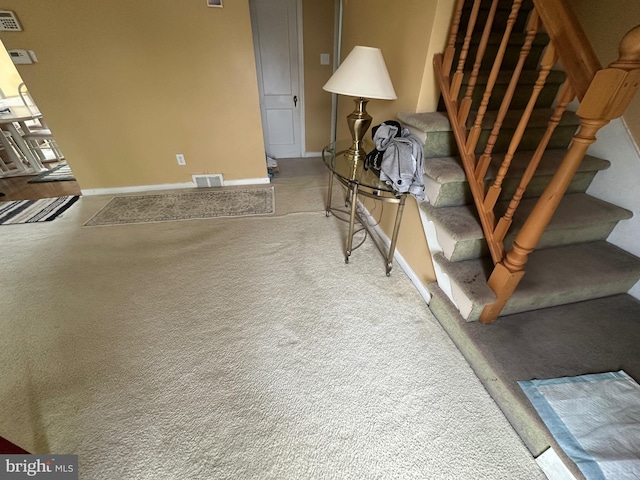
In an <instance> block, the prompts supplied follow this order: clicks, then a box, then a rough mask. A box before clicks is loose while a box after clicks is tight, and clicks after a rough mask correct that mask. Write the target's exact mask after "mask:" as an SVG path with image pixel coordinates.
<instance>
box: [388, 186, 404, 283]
mask: <svg viewBox="0 0 640 480" xmlns="http://www.w3.org/2000/svg"><path fill="white" fill-rule="evenodd" d="M406 198H407V196H406V195H402V197H400V203H398V211H397V212H396V220H395V223H394V224H393V234H392V235H391V245H389V254H388V255H387V277H388V276H389V275H391V269H392V268H393V256H394V254H395V252H396V243H397V242H398V233H399V231H400V222H402V212H403V211H404V201H405V200H406Z"/></svg>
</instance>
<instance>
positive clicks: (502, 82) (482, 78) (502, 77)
mask: <svg viewBox="0 0 640 480" xmlns="http://www.w3.org/2000/svg"><path fill="white" fill-rule="evenodd" d="M489 77H490V72H488V71H486V72H479V73H478V76H477V78H476V84H475V87H474V89H473V91H472V94H471V98H472V104H471V110H477V109H478V108H479V106H480V103H481V102H482V99H483V98H484V92H485V89H486V86H487V83H488V81H489ZM512 77H513V72H512V71H501V72H499V73H498V76H497V77H496V79H495V84H494V86H493V89H492V93H491V97H490V98H489V103H488V104H487V108H488V109H489V110H498V109H499V108H500V106H501V104H502V100H503V98H504V96H505V95H506V92H507V89H508V87H509V84H510V82H511V79H512ZM538 77H539V72H538V71H537V70H525V71H523V72H521V74H520V77H519V79H518V85H517V86H516V89H515V91H514V92H513V95H512V97H511V101H510V104H509V105H510V108H513V109H520V110H523V109H525V108H526V107H527V105H528V103H529V100H530V98H531V91H532V89H533V86H534V85H535V83H536V82H537V81H538ZM470 78H471V73H470V72H467V73H465V74H464V76H463V78H462V84H461V87H460V93H459V94H458V101H459V102H460V101H462V99H463V98H464V97H465V96H466V95H467V86H468V84H469V81H470ZM565 80H566V74H565V73H564V72H563V71H561V70H551V71H550V72H549V75H548V77H547V79H546V81H545V84H544V87H543V88H542V90H541V91H540V93H539V94H538V99H537V100H536V108H549V107H551V106H552V105H553V102H554V100H555V98H556V95H557V93H558V90H559V89H560V85H562V83H563V82H564V81H565ZM438 110H440V111H443V112H444V111H445V110H446V107H445V104H444V100H443V99H442V98H441V99H440V102H439V104H438Z"/></svg>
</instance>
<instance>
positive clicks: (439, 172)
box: [424, 149, 611, 184]
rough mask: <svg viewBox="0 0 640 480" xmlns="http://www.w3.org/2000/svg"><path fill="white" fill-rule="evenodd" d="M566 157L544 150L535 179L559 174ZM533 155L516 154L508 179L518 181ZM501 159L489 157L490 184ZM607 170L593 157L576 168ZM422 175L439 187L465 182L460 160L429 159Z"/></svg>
mask: <svg viewBox="0 0 640 480" xmlns="http://www.w3.org/2000/svg"><path fill="white" fill-rule="evenodd" d="M566 153H567V151H566V150H558V149H556V150H547V151H546V152H545V154H544V156H543V157H542V159H541V160H540V164H539V165H538V168H537V169H536V175H552V174H553V173H554V172H555V171H556V170H558V166H559V165H560V163H561V162H562V160H563V159H564V157H565V155H566ZM532 155H533V152H531V151H521V152H520V151H518V152H516V153H515V155H514V156H513V158H512V160H511V166H510V167H509V173H508V174H507V176H517V177H520V176H521V175H522V173H523V172H524V171H525V169H526V168H527V165H528V164H529V161H530V160H531V157H532ZM503 159H504V153H496V154H494V155H493V156H492V159H491V165H490V166H489V169H488V170H487V175H486V178H488V179H490V180H493V179H495V178H496V174H497V173H498V169H499V168H500V164H501V163H502V161H503ZM610 166H611V162H609V161H608V160H603V159H601V158H598V157H594V156H592V155H585V156H584V158H583V160H582V162H581V163H580V166H579V167H578V171H579V172H580V171H599V170H605V169H607V168H609V167H610ZM424 173H425V175H427V176H428V177H430V178H432V179H433V180H435V181H437V182H438V183H442V184H445V183H458V182H466V181H467V179H466V177H465V174H464V168H462V162H461V160H460V157H441V158H433V159H429V160H427V161H425V163H424Z"/></svg>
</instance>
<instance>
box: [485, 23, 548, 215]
mask: <svg viewBox="0 0 640 480" xmlns="http://www.w3.org/2000/svg"><path fill="white" fill-rule="evenodd" d="M539 28H540V18H539V17H538V15H537V14H536V13H535V11H534V12H532V13H531V17H530V18H529V22H528V23H527V35H526V37H525V41H524V43H523V44H522V48H521V49H520V57H519V58H518V63H517V65H516V68H515V69H514V71H513V75H512V76H511V79H510V80H509V85H508V87H507V91H506V93H505V95H504V98H503V99H502V103H501V104H500V109H499V110H498V116H497V118H496V122H495V123H494V125H493V128H492V129H491V134H490V135H489V139H488V140H487V145H486V146H485V149H484V152H483V153H482V155H481V156H480V159H479V160H478V165H477V167H476V179H477V180H482V179H484V176H485V175H486V173H487V169H488V168H489V164H490V163H491V155H492V153H493V147H494V146H495V144H496V141H497V140H498V135H499V134H500V129H501V128H502V124H503V122H504V119H505V117H506V115H507V112H508V111H509V106H510V105H511V100H512V99H513V95H514V93H515V91H516V87H517V86H518V81H519V80H520V74H521V73H522V69H523V68H524V62H525V61H526V59H527V57H528V56H529V52H530V51H531V45H532V44H533V40H534V38H535V36H536V34H537V33H538V29H539ZM554 63H555V62H554ZM551 66H553V64H552V65H550V66H549V68H551ZM547 75H548V71H547ZM545 79H546V76H545ZM538 80H539V79H538ZM542 85H543V86H544V81H543V82H542ZM534 92H535V88H534ZM536 98H537V96H536ZM514 151H515V149H514ZM508 155H509V153H507V157H508ZM507 157H505V160H507ZM508 161H509V162H510V161H511V159H510V158H509V159H508ZM503 165H504V164H503ZM494 185H495V184H494ZM485 205H486V208H487V209H493V207H494V204H492V203H487V202H486V200H485Z"/></svg>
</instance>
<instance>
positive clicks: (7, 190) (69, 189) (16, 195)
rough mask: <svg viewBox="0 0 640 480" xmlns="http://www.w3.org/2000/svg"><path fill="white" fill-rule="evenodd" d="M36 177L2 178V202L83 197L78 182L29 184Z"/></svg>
mask: <svg viewBox="0 0 640 480" xmlns="http://www.w3.org/2000/svg"><path fill="white" fill-rule="evenodd" d="M50 166H51V167H53V165H50ZM34 176H35V175H33V176H28V177H8V178H0V192H2V193H4V196H0V202H7V201H12V200H37V199H40V198H53V197H63V196H67V195H81V193H80V186H79V185H78V182H75V181H65V182H46V183H28V182H29V180H31V179H32V178H34Z"/></svg>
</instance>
